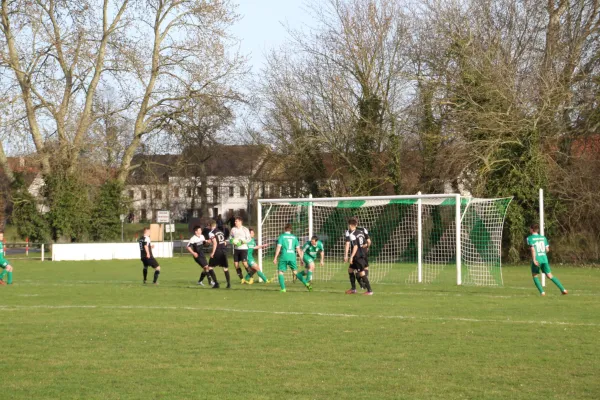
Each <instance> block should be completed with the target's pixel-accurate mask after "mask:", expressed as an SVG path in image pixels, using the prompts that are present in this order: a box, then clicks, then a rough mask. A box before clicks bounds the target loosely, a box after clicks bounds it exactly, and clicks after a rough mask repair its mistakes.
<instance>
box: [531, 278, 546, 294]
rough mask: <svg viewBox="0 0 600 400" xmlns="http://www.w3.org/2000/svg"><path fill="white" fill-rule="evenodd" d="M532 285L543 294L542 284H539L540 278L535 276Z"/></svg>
mask: <svg viewBox="0 0 600 400" xmlns="http://www.w3.org/2000/svg"><path fill="white" fill-rule="evenodd" d="M533 283H535V287H537V289H538V290H539V291H540V293H544V288H542V284H541V283H540V278H538V277H537V276H534V277H533Z"/></svg>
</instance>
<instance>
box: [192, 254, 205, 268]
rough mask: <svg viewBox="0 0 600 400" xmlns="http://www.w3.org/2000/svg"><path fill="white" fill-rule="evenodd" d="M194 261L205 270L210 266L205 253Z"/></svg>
mask: <svg viewBox="0 0 600 400" xmlns="http://www.w3.org/2000/svg"><path fill="white" fill-rule="evenodd" d="M194 261H196V263H197V264H198V265H200V266H201V267H202V268H204V267H206V266H207V265H208V262H207V261H206V257H204V253H199V254H198V257H194Z"/></svg>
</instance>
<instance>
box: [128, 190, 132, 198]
mask: <svg viewBox="0 0 600 400" xmlns="http://www.w3.org/2000/svg"><path fill="white" fill-rule="evenodd" d="M129 198H130V199H133V190H130V191H129Z"/></svg>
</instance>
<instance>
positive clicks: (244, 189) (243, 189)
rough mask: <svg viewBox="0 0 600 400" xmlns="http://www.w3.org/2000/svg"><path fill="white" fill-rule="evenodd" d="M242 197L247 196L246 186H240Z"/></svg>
mask: <svg viewBox="0 0 600 400" xmlns="http://www.w3.org/2000/svg"><path fill="white" fill-rule="evenodd" d="M240 197H246V188H245V187H244V186H240Z"/></svg>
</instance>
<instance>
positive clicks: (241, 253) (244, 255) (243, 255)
mask: <svg viewBox="0 0 600 400" xmlns="http://www.w3.org/2000/svg"><path fill="white" fill-rule="evenodd" d="M233 261H235V262H240V261H241V262H248V250H237V249H236V250H234V251H233Z"/></svg>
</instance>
